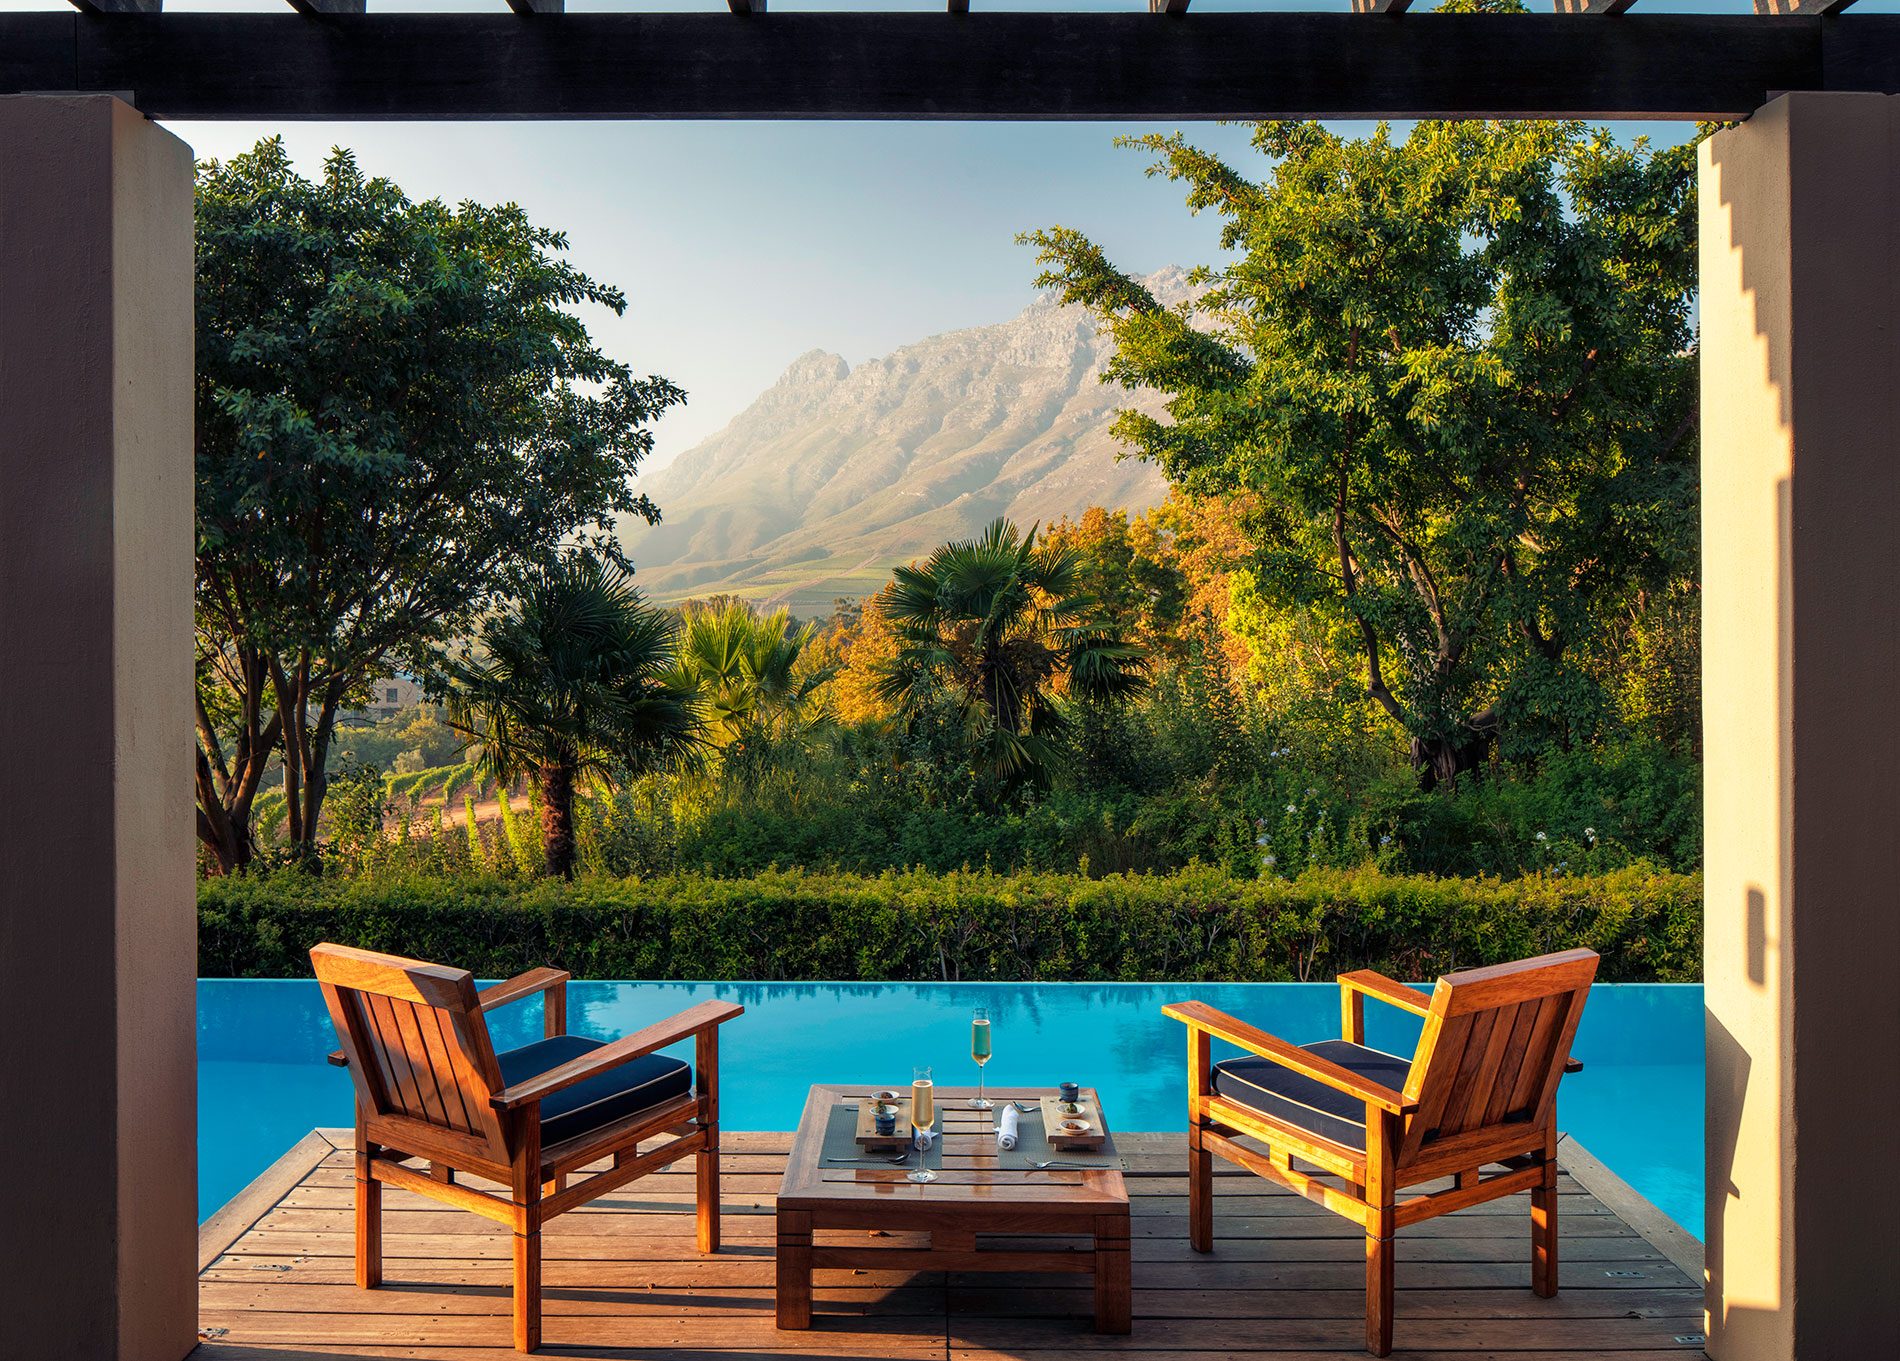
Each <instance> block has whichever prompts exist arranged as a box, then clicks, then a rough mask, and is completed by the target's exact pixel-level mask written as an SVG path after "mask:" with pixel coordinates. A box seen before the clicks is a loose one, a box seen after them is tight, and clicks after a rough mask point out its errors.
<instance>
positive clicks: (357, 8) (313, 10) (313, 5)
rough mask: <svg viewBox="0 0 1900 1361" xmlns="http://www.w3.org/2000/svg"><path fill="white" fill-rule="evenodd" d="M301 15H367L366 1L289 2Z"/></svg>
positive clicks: (319, 0) (298, 0)
mask: <svg viewBox="0 0 1900 1361" xmlns="http://www.w3.org/2000/svg"><path fill="white" fill-rule="evenodd" d="M289 3H290V7H291V8H292V9H294V10H296V11H297V13H299V14H310V15H318V14H365V13H367V12H368V11H367V10H366V9H365V8H364V3H365V0H289Z"/></svg>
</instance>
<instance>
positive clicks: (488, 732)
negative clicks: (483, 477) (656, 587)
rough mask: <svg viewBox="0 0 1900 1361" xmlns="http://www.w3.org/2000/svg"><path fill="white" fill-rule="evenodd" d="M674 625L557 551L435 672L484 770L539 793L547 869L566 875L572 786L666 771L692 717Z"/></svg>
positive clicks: (605, 570)
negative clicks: (446, 685)
mask: <svg viewBox="0 0 1900 1361" xmlns="http://www.w3.org/2000/svg"><path fill="white" fill-rule="evenodd" d="M678 635H679V621H678V619H677V618H676V617H675V616H674V615H672V614H670V613H668V612H667V611H664V610H658V609H653V608H651V607H649V606H648V605H646V604H645V603H644V602H643V601H642V600H641V598H640V594H639V592H637V591H636V590H634V588H633V579H632V576H631V575H630V574H629V573H628V572H626V571H625V570H624V569H623V568H622V567H620V566H619V565H618V564H617V563H615V562H612V561H610V560H609V559H607V558H606V557H604V556H601V555H599V554H595V553H589V552H576V553H569V554H566V555H564V556H562V557H561V558H560V559H558V560H557V561H556V562H554V563H551V564H548V565H545V566H542V567H538V568H535V569H532V570H530V571H529V572H527V573H526V574H525V575H524V577H523V579H522V581H521V583H520V587H519V589H518V591H517V592H516V594H515V596H514V598H513V599H512V600H510V601H509V602H508V604H507V605H506V607H505V608H503V609H502V610H501V611H500V612H499V613H497V614H495V615H493V616H491V617H490V618H489V619H488V620H486V621H485V622H484V623H483V625H482V627H481V629H480V632H479V633H478V635H477V639H476V643H475V645H474V646H473V647H469V648H464V649H463V652H462V654H461V655H460V656H459V657H458V658H456V659H455V660H452V661H451V662H449V663H448V665H447V675H448V678H449V682H450V689H449V705H448V708H449V721H450V723H451V724H452V725H453V726H454V727H455V729H456V731H458V732H460V733H461V734H462V735H463V737H464V738H466V739H467V740H468V741H469V742H470V743H478V744H479V745H480V759H479V764H480V767H481V769H482V771H483V773H484V774H486V775H488V776H491V777H492V778H494V779H495V780H496V781H497V782H499V783H500V784H502V785H503V786H504V787H505V786H506V785H508V784H510V783H512V782H513V781H514V780H516V779H518V778H520V777H522V776H524V775H525V776H527V777H528V778H529V779H531V780H532V781H533V782H534V785H535V788H536V790H537V791H538V792H539V794H540V805H541V846H542V856H543V860H544V862H545V865H546V868H547V872H548V873H549V874H552V875H561V876H564V877H567V878H572V877H573V874H574V786H575V783H576V781H579V780H584V779H593V780H599V781H602V782H605V783H608V784H612V783H615V782H618V781H620V780H622V779H624V778H626V777H628V776H634V775H641V774H647V773H650V772H653V771H658V770H666V769H671V768H674V767H676V766H678V765H680V764H681V763H683V762H685V761H689V760H690V759H691V758H692V757H693V755H694V754H695V753H696V752H697V750H698V749H699V747H700V746H701V744H702V741H703V738H702V736H701V734H702V719H701V716H700V714H699V711H698V706H697V702H696V699H695V696H694V694H693V692H692V691H691V689H689V688H688V687H686V686H684V685H682V684H681V683H680V681H679V677H678V673H677V670H676V669H675V666H674V651H675V648H676V647H677V646H678Z"/></svg>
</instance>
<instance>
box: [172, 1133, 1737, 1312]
mask: <svg viewBox="0 0 1900 1361" xmlns="http://www.w3.org/2000/svg"><path fill="white" fill-rule="evenodd" d="M354 1147H355V1135H354V1133H353V1132H352V1131H350V1130H347V1129H313V1130H311V1131H310V1132H309V1133H308V1134H306V1135H304V1136H303V1138H301V1139H299V1140H298V1141H297V1142H296V1143H295V1144H293V1145H291V1147H290V1148H289V1149H288V1150H287V1151H286V1152H285V1153H284V1154H283V1155H282V1156H281V1157H279V1158H278V1159H277V1161H276V1162H274V1163H272V1164H271V1165H270V1166H269V1167H267V1168H265V1169H264V1170H263V1171H262V1172H260V1173H258V1174H257V1176H256V1177H255V1178H253V1179H252V1180H251V1183H250V1184H249V1185H248V1186H246V1187H245V1188H244V1189H243V1190H241V1191H239V1192H238V1193H237V1194H236V1195H234V1196H232V1197H231V1199H230V1200H228V1201H226V1202H225V1203H224V1206H223V1208H221V1209H219V1210H218V1211H216V1212H215V1213H214V1214H213V1215H212V1216H211V1217H210V1218H209V1219H207V1220H205V1222H204V1223H203V1224H200V1225H199V1226H198V1270H199V1271H201V1272H202V1271H204V1270H205V1269H206V1268H207V1267H209V1266H210V1265H211V1264H212V1263H213V1262H215V1261H217V1260H218V1258H220V1257H222V1256H223V1255H224V1254H225V1253H226V1252H227V1251H229V1250H230V1248H231V1245H232V1244H234V1243H236V1242H237V1241H238V1239H240V1238H242V1237H243V1236H244V1235H245V1234H247V1233H249V1232H250V1231H251V1229H252V1228H253V1227H254V1226H255V1225H256V1224H257V1222H258V1221H259V1220H261V1219H263V1218H264V1216H265V1215H267V1214H269V1213H270V1212H271V1211H272V1210H274V1209H276V1208H277V1206H278V1205H279V1204H280V1203H281V1202H282V1201H283V1199H284V1197H285V1196H287V1195H289V1194H290V1193H291V1192H292V1191H293V1190H295V1189H296V1187H297V1185H298V1183H300V1182H301V1181H302V1180H303V1179H304V1176H305V1175H306V1174H307V1173H308V1172H309V1171H310V1170H311V1169H312V1168H314V1167H315V1166H316V1165H317V1164H318V1163H320V1162H322V1161H323V1160H324V1159H325V1158H327V1157H329V1156H330V1155H331V1154H332V1153H335V1152H337V1151H339V1150H341V1151H343V1152H349V1151H350V1150H351V1149H353V1148H354ZM1557 1165H1558V1166H1559V1167H1561V1168H1563V1169H1564V1171H1566V1172H1568V1173H1569V1174H1570V1175H1571V1176H1573V1177H1575V1178H1576V1179H1577V1184H1578V1185H1580V1186H1582V1187H1583V1189H1584V1190H1586V1191H1588V1192H1589V1193H1590V1194H1591V1195H1593V1196H1595V1197H1596V1198H1597V1199H1598V1200H1600V1201H1601V1202H1603V1204H1604V1205H1605V1206H1606V1207H1607V1208H1608V1209H1610V1210H1611V1211H1612V1212H1614V1213H1615V1214H1616V1216H1617V1217H1618V1218H1619V1219H1621V1220H1622V1221H1623V1222H1624V1223H1625V1224H1628V1225H1629V1226H1630V1227H1631V1228H1632V1229H1634V1230H1635V1231H1636V1233H1637V1236H1638V1237H1640V1238H1642V1239H1643V1241H1644V1242H1646V1243H1648V1244H1649V1245H1650V1246H1651V1247H1653V1248H1655V1249H1656V1251H1658V1252H1660V1253H1661V1254H1662V1255H1663V1256H1664V1257H1666V1258H1668V1259H1669V1261H1670V1262H1672V1263H1673V1264H1674V1265H1675V1266H1676V1268H1677V1269H1678V1270H1680V1271H1681V1272H1682V1273H1683V1274H1684V1275H1686V1276H1688V1277H1689V1279H1690V1280H1692V1281H1701V1280H1704V1279H1705V1277H1704V1274H1703V1247H1702V1240H1701V1239H1699V1238H1697V1237H1696V1236H1695V1235H1694V1234H1692V1233H1690V1232H1689V1231H1688V1230H1687V1229H1685V1228H1683V1227H1682V1225H1680V1224H1678V1223H1676V1221H1675V1220H1673V1219H1671V1218H1670V1217H1669V1216H1668V1215H1667V1214H1665V1213H1663V1211H1661V1210H1660V1209H1658V1208H1657V1207H1656V1206H1655V1205H1654V1204H1652V1203H1651V1202H1650V1201H1649V1200H1647V1199H1645V1198H1644V1196H1643V1194H1642V1193H1641V1192H1640V1191H1638V1190H1637V1189H1636V1188H1635V1187H1633V1186H1631V1185H1630V1184H1629V1183H1628V1182H1626V1181H1624V1180H1623V1179H1622V1178H1621V1177H1619V1176H1617V1175H1616V1173H1614V1172H1612V1171H1611V1170H1610V1169H1609V1168H1608V1167H1606V1166H1604V1165H1603V1163H1602V1161H1601V1160H1600V1159H1598V1158H1597V1156H1596V1155H1595V1154H1593V1153H1591V1152H1590V1150H1589V1149H1587V1148H1585V1147H1584V1146H1583V1145H1582V1144H1580V1143H1578V1142H1577V1141H1576V1140H1575V1139H1573V1138H1571V1137H1570V1136H1568V1135H1565V1136H1564V1137H1563V1142H1562V1143H1560V1144H1559V1145H1558V1148H1557Z"/></svg>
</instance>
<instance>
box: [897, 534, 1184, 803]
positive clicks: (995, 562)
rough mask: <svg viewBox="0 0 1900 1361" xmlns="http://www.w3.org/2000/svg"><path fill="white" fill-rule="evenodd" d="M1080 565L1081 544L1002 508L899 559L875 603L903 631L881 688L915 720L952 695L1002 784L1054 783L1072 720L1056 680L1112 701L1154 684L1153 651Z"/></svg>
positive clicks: (975, 747)
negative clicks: (1062, 738) (1058, 743)
mask: <svg viewBox="0 0 1900 1361" xmlns="http://www.w3.org/2000/svg"><path fill="white" fill-rule="evenodd" d="M1081 575H1082V557H1081V555H1080V554H1079V553H1077V552H1076V551H1075V550H1073V549H1069V548H1063V547H1058V546H1052V545H1048V544H1038V543H1037V542H1036V528H1035V527H1034V526H1032V527H1031V528H1030V530H1029V533H1028V534H1027V535H1024V534H1021V533H1020V532H1019V531H1018V530H1017V528H1016V526H1015V525H1013V524H1011V523H1010V522H1009V521H1008V520H1007V519H1000V518H999V519H997V520H995V521H993V522H991V524H990V525H989V527H988V528H987V529H985V530H984V531H983V533H982V534H980V535H979V536H978V537H976V538H974V539H970V540H967V541H964V542H960V543H948V544H945V545H943V546H942V547H941V548H939V549H938V550H937V551H936V552H935V553H933V554H931V556H930V558H929V560H928V561H926V562H925V563H924V565H923V566H921V567H918V566H916V565H914V564H913V565H911V566H908V567H900V568H898V569H897V571H896V572H895V573H894V574H893V576H892V579H891V582H890V584H889V585H887V586H886V587H885V588H884V589H883V591H881V592H880V593H879V594H878V596H877V598H876V600H875V602H874V604H875V607H876V608H877V609H878V610H879V612H881V613H882V614H883V615H884V617H885V618H886V619H887V620H889V621H890V624H891V628H892V632H893V633H894V634H895V636H896V641H897V654H896V656H895V657H894V658H893V659H892V660H891V661H890V662H889V663H887V664H886V666H885V668H884V670H883V674H882V675H881V676H880V677H879V679H878V684H877V692H878V694H879V695H880V696H881V697H882V698H883V699H885V700H887V701H889V702H892V703H894V704H896V705H897V706H898V707H899V710H900V711H901V712H903V713H904V714H905V715H906V716H907V717H910V718H913V719H914V718H916V717H918V716H920V715H922V714H924V713H925V712H927V711H929V710H930V709H932V708H933V707H936V706H940V705H950V706H953V707H954V710H955V712H956V714H957V715H958V716H959V717H960V719H961V720H962V722H963V723H964V725H965V727H966V729H967V730H968V731H969V733H970V736H971V743H972V754H973V757H974V759H975V762H976V765H977V769H978V772H979V773H980V774H981V775H983V776H985V777H986V778H987V779H988V780H989V781H990V782H992V784H993V785H994V786H995V787H996V788H998V789H1002V790H1007V789H1010V788H1013V787H1015V786H1016V785H1018V784H1021V783H1024V782H1028V783H1033V784H1038V785H1041V784H1046V783H1047V781H1048V776H1049V771H1050V769H1051V767H1052V764H1053V761H1054V755H1055V752H1054V748H1053V747H1052V745H1051V740H1052V739H1053V738H1055V737H1056V736H1057V735H1058V734H1059V733H1061V732H1062V731H1063V729H1064V728H1065V727H1066V726H1067V720H1066V718H1065V717H1064V715H1063V712H1062V709H1061V708H1060V707H1059V704H1058V699H1057V694H1058V691H1066V693H1067V694H1069V695H1072V696H1074V697H1076V698H1078V699H1084V700H1112V699H1119V698H1124V697H1127V696H1131V695H1134V694H1137V693H1139V692H1140V691H1141V690H1142V689H1143V688H1144V687H1145V686H1146V685H1147V667H1146V659H1145V657H1146V654H1145V652H1144V650H1143V649H1142V648H1141V646H1140V645H1139V644H1136V643H1133V642H1130V641H1129V640H1127V639H1125V638H1122V637H1119V636H1117V635H1115V634H1114V633H1113V632H1112V631H1111V630H1110V629H1109V628H1108V627H1107V626H1105V625H1104V624H1103V623H1102V622H1101V619H1100V616H1099V610H1098V607H1097V604H1096V601H1095V600H1094V598H1093V597H1091V596H1089V595H1087V594H1084V593H1083V592H1082V590H1081Z"/></svg>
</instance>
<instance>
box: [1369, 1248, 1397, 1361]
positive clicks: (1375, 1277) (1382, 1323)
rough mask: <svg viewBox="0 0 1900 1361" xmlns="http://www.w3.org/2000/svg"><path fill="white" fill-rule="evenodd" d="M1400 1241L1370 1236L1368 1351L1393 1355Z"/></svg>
mask: <svg viewBox="0 0 1900 1361" xmlns="http://www.w3.org/2000/svg"><path fill="white" fill-rule="evenodd" d="M1396 1247H1397V1244H1396V1242H1395V1241H1394V1240H1393V1239H1391V1238H1380V1237H1378V1236H1377V1235H1376V1234H1370V1233H1369V1234H1367V1235H1366V1350H1367V1351H1369V1352H1371V1353H1372V1354H1373V1355H1374V1356H1389V1355H1391V1353H1392V1271H1393V1259H1394V1257H1395V1256H1396V1253H1395V1252H1394V1249H1395V1248H1396Z"/></svg>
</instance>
